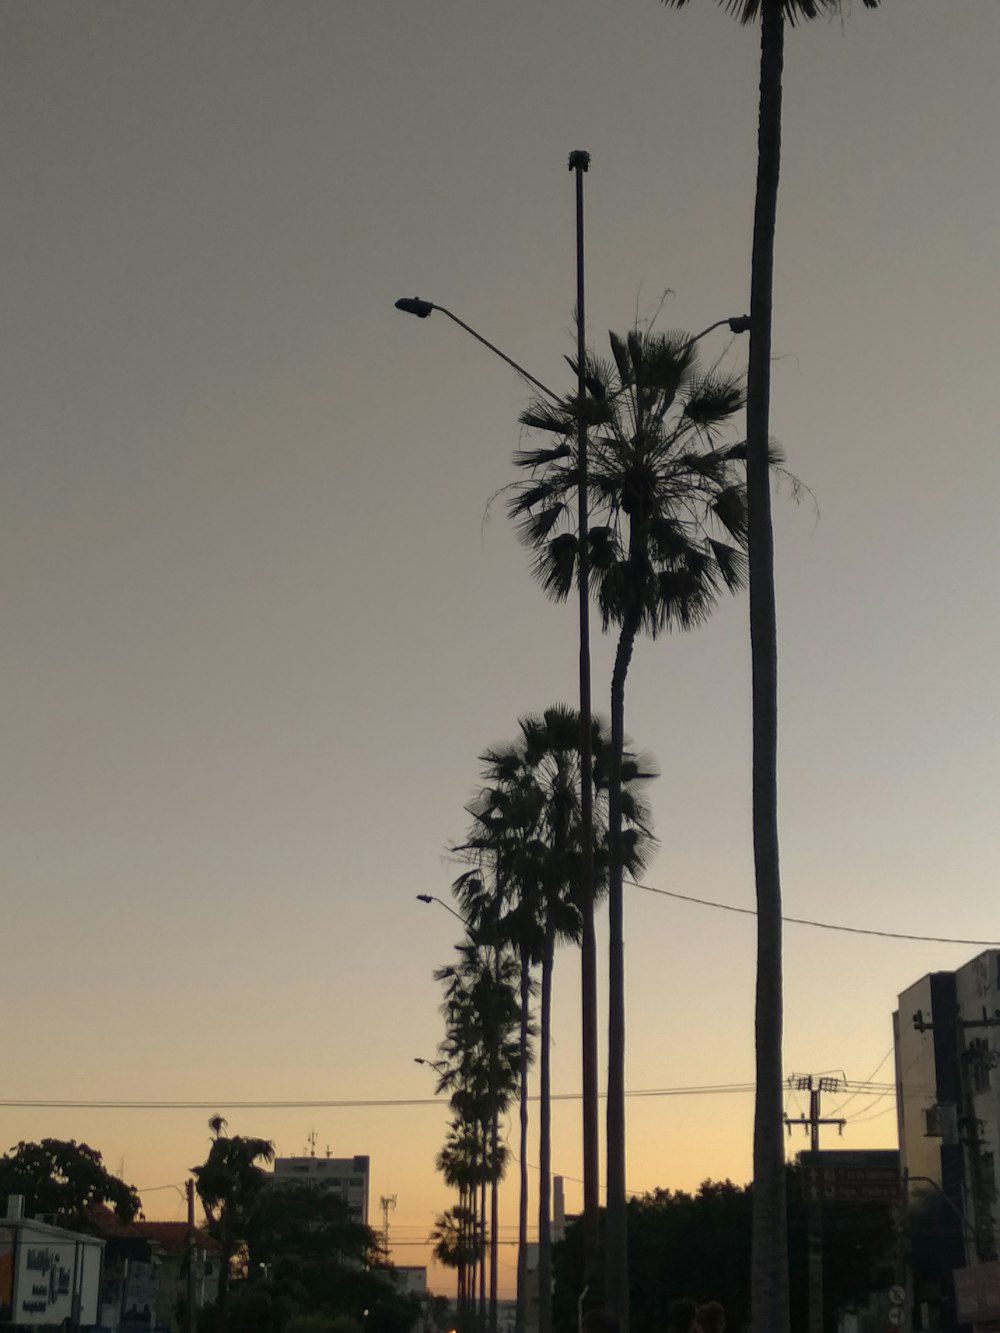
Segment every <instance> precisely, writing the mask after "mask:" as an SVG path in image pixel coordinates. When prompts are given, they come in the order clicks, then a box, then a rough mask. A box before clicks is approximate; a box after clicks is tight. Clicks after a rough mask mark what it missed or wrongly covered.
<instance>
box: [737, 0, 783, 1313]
mask: <svg viewBox="0 0 1000 1333" xmlns="http://www.w3.org/2000/svg"><path fill="white" fill-rule="evenodd" d="M783 47H784V15H783V11H782V0H764V3H763V5H762V10H761V52H760V114H759V120H758V138H757V194H756V203H755V207H754V231H753V257H752V269H751V279H750V322H751V330H750V359H749V366H748V371H747V494H748V506H749V538H748V555H749V565H750V649H751V670H752V676H753V781H752V787H753V843H754V870H755V877H756V887H757V990H756V1002H755V1006H756V1007H755V1021H756V1066H757V1067H756V1073H757V1096H756V1104H755V1110H754V1134H753V1139H754V1142H753V1268H752V1274H753V1277H752V1313H751V1322H752V1324H753V1327H754V1328H755V1329H759V1330H765V1329H766V1330H767V1331H768V1333H788V1329H789V1326H790V1319H789V1308H788V1243H787V1212H786V1195H785V1160H784V1158H785V1150H784V1141H783V1137H782V1121H781V1112H782V1074H781V1036H782V980H781V879H780V874H779V860H778V776H777V748H778V650H777V630H776V622H775V603H774V537H773V532H772V526H771V491H770V476H769V467H768V435H769V429H770V392H771V319H772V302H773V277H774V233H775V218H776V212H777V202H778V172H779V167H780V159H781V75H782V63H783Z"/></svg>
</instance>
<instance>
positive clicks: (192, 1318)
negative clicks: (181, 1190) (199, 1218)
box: [186, 1180, 198, 1333]
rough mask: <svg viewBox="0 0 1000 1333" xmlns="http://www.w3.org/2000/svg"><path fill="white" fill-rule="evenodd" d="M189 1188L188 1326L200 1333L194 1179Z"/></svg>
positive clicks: (190, 1331)
mask: <svg viewBox="0 0 1000 1333" xmlns="http://www.w3.org/2000/svg"><path fill="white" fill-rule="evenodd" d="M186 1189H187V1259H188V1271H187V1326H188V1333H198V1310H197V1308H196V1306H195V1282H194V1266H195V1255H196V1254H197V1246H196V1245H195V1238H194V1181H193V1180H188V1181H187V1184H186Z"/></svg>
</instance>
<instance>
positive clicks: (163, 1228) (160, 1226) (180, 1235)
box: [132, 1222, 222, 1254]
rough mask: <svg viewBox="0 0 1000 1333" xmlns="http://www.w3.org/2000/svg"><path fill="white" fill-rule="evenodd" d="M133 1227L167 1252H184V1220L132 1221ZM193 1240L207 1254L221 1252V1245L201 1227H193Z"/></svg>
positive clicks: (185, 1246) (185, 1247)
mask: <svg viewBox="0 0 1000 1333" xmlns="http://www.w3.org/2000/svg"><path fill="white" fill-rule="evenodd" d="M132 1225H133V1227H134V1228H135V1230H136V1231H138V1232H139V1234H140V1235H141V1236H145V1237H146V1239H147V1240H153V1241H156V1243H157V1245H160V1246H162V1247H163V1249H164V1250H165V1251H166V1252H167V1254H184V1253H185V1252H186V1250H187V1235H188V1229H187V1223H186V1222H133V1224H132ZM194 1236H195V1242H196V1244H197V1246H198V1249H199V1250H204V1251H205V1252H206V1253H207V1254H221V1253H222V1246H221V1245H220V1244H219V1242H218V1241H217V1240H214V1239H213V1238H212V1237H211V1236H210V1235H209V1234H208V1232H207V1231H203V1230H202V1229H201V1227H195V1229H194Z"/></svg>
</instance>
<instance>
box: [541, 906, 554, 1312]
mask: <svg viewBox="0 0 1000 1333" xmlns="http://www.w3.org/2000/svg"><path fill="white" fill-rule="evenodd" d="M555 951H556V934H555V927H554V926H553V925H551V924H549V925H547V926H546V928H545V949H544V953H543V956H542V994H541V1005H540V1008H541V1024H540V1027H541V1031H540V1035H539V1052H538V1091H539V1108H538V1126H539V1146H538V1333H552V1220H551V1212H552V1206H551V1192H552V1083H551V1069H550V1059H549V1057H550V1050H551V1037H552V968H553V963H554V961H555Z"/></svg>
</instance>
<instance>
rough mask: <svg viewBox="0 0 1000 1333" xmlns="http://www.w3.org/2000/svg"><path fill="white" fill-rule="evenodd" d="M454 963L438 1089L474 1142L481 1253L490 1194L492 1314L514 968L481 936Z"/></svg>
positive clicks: (515, 1020) (444, 978)
mask: <svg viewBox="0 0 1000 1333" xmlns="http://www.w3.org/2000/svg"><path fill="white" fill-rule="evenodd" d="M457 949H458V953H459V960H460V961H459V962H458V963H457V964H455V965H452V966H449V967H444V968H439V969H438V971H437V972H436V973H435V979H436V980H438V981H441V982H444V983H446V989H445V1000H444V1004H443V1005H442V1011H443V1013H444V1015H445V1019H446V1035H445V1040H444V1041H443V1042H442V1043H441V1046H440V1050H441V1053H442V1056H443V1057H444V1058H443V1060H442V1061H441V1062H440V1064H439V1074H440V1077H439V1082H438V1089H439V1091H446V1090H447V1091H450V1092H451V1094H452V1095H451V1102H452V1108H453V1109H454V1110H455V1112H456V1114H457V1115H459V1116H460V1117H461V1118H462V1119H463V1120H464V1121H465V1123H466V1124H467V1125H468V1126H469V1128H470V1130H471V1132H472V1134H473V1136H474V1141H475V1142H477V1145H478V1146H477V1149H476V1150H475V1151H476V1155H477V1157H478V1160H477V1161H476V1162H475V1163H474V1171H473V1177H472V1179H473V1184H478V1187H479V1203H478V1209H479V1217H478V1224H479V1230H480V1235H481V1238H482V1240H483V1253H484V1256H485V1253H486V1246H485V1238H486V1234H487V1226H486V1194H487V1189H489V1192H490V1219H491V1220H490V1227H489V1235H490V1245H489V1256H490V1317H491V1327H493V1326H494V1325H495V1323H496V1317H497V1276H498V1275H497V1262H496V1261H497V1245H496V1238H497V1231H498V1207H497V1202H498V1187H499V1182H500V1180H501V1178H502V1176H503V1174H504V1172H505V1169H506V1162H507V1155H508V1154H507V1150H506V1148H505V1147H504V1146H503V1145H501V1144H500V1142H499V1121H500V1117H501V1115H502V1114H503V1113H504V1112H505V1111H506V1110H507V1107H508V1106H509V1104H510V1101H511V1099H512V1097H513V1094H514V1092H515V1090H516V1087H517V1070H518V1065H519V1058H520V1053H519V1048H518V1042H517V1040H516V1038H515V1036H514V1033H515V1032H516V1031H517V1028H518V1024H519V1012H518V1009H519V1006H518V1002H517V973H518V966H517V962H516V960H515V959H514V957H513V955H512V954H511V953H510V952H509V951H507V950H505V949H504V948H503V947H502V942H501V940H500V937H499V936H498V935H497V934H496V933H495V932H494V934H493V937H492V938H491V939H488V940H484V938H483V936H481V935H476V936H472V935H470V936H469V938H468V939H467V940H466V941H465V942H463V943H462V944H460V945H458V946H457ZM479 1281H480V1321H481V1323H482V1324H483V1325H484V1326H485V1300H486V1268H485V1263H482V1262H481V1263H480V1266H479Z"/></svg>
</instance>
